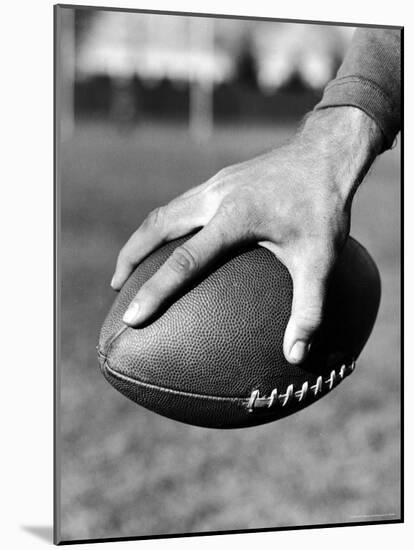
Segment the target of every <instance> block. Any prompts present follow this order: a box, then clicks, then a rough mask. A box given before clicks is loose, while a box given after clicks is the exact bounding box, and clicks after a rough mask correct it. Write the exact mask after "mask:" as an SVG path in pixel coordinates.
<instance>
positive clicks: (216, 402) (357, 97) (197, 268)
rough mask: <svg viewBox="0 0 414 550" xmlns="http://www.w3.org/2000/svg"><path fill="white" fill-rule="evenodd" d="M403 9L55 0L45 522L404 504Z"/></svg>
mask: <svg viewBox="0 0 414 550" xmlns="http://www.w3.org/2000/svg"><path fill="white" fill-rule="evenodd" d="M401 42H402V28H400V27H386V26H384V27H378V26H367V25H365V26H359V25H356V24H352V25H350V24H346V23H329V22H311V21H310V22H304V21H300V22H296V21H288V20H271V19H257V18H254V17H234V16H224V15H223V16H219V15H211V14H210V15H203V14H184V13H172V12H171V13H164V12H151V11H132V10H123V9H122V10H121V9H118V10H116V9H110V8H93V7H82V6H70V5H61V6H56V7H55V168H56V177H55V220H56V240H55V244H56V276H55V283H56V338H55V341H56V362H55V363H56V371H55V392H56V394H55V397H56V399H55V404H56V410H55V542H56V543H70V542H88V541H100V540H101V541H108V540H118V539H123V538H128V539H139V538H148V537H150V538H156V537H164V536H166V537H172V536H180V535H194V534H199V535H200V534H215V533H223V532H224V533H231V532H245V531H260V530H278V529H281V528H284V529H286V528H291V529H295V528H299V527H301V528H303V527H313V526H319V527H325V526H326V527H328V526H345V525H356V524H357V525H360V524H372V523H386V522H388V523H389V522H401V521H402V520H403V516H402V488H401V478H402V470H401V468H402V462H401V460H402V457H401V415H402V406H401V379H402V370H401V369H402V365H401V359H402V351H401V321H402V319H401V293H402V284H401V283H402V280H401V239H402V235H401V231H402V229H401V227H402V226H401V177H402V174H401V170H402V166H401V158H402V157H401V150H402V142H401V136H400V133H401V127H402V120H401V111H402V92H401V79H402V75H401V49H402V45H401Z"/></svg>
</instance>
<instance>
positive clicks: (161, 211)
mask: <svg viewBox="0 0 414 550" xmlns="http://www.w3.org/2000/svg"><path fill="white" fill-rule="evenodd" d="M164 222H165V207H163V206H159V207H158V208H155V209H154V210H152V211H151V212H150V213H149V214H148V216H147V218H146V219H145V221H144V224H145V225H146V226H151V227H154V228H155V229H162V228H163V226H164Z"/></svg>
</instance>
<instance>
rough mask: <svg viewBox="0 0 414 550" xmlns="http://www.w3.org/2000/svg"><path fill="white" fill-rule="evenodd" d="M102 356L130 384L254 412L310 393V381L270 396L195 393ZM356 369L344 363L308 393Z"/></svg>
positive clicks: (319, 392) (318, 391)
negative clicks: (141, 376) (128, 371)
mask: <svg viewBox="0 0 414 550" xmlns="http://www.w3.org/2000/svg"><path fill="white" fill-rule="evenodd" d="M102 358H103V361H102V363H101V367H102V369H106V370H107V372H108V373H109V374H110V375H111V376H113V377H114V378H118V379H119V380H122V381H124V382H128V383H129V384H132V385H135V386H141V387H144V388H147V389H154V390H158V391H161V392H165V393H170V394H173V395H180V396H182V397H192V398H196V399H207V400H210V401H221V402H226V403H239V404H240V405H243V406H244V407H245V408H247V410H248V411H249V412H254V411H257V409H261V408H266V409H270V408H271V407H272V406H273V405H274V404H277V403H279V404H280V405H281V406H282V407H285V406H286V405H287V404H288V403H290V402H291V401H292V398H293V399H296V400H297V401H298V402H300V401H302V400H304V399H305V398H306V396H307V394H308V382H304V384H302V388H301V389H300V390H296V391H295V390H294V386H293V384H290V385H289V386H288V387H287V388H286V392H285V393H278V392H277V391H276V390H273V391H272V393H271V395H270V396H269V397H261V396H260V395H259V391H258V390H254V391H252V392H251V394H250V396H249V397H245V396H218V395H207V394H200V393H194V392H186V391H182V390H174V389H172V388H166V387H163V386H157V385H156V384H151V383H150V382H143V381H141V380H137V379H136V378H131V377H129V376H127V375H125V374H121V373H119V372H118V371H116V370H114V369H113V368H111V367H110V365H109V362H108V358H107V357H105V356H104V357H102ZM354 370H355V360H354V361H352V363H351V364H350V365H345V364H344V365H342V366H341V368H340V371H339V373H338V374H337V373H336V370H335V369H333V370H332V371H331V373H330V376H329V378H328V379H323V377H322V376H318V378H317V380H316V383H315V384H314V385H313V386H310V387H309V390H311V389H312V390H313V395H312V394H311V392H310V391H309V394H308V395H310V396H311V397H314V398H315V399H318V396H321V395H322V394H326V393H329V392H330V391H331V390H332V389H333V388H334V387H336V386H337V385H338V384H339V383H340V382H341V381H342V380H343V379H344V378H345V377H347V376H349V375H350V374H352V372H353V371H354ZM324 383H325V384H328V385H329V388H328V391H324V388H323V384H324ZM305 387H306V389H305ZM280 399H282V401H280Z"/></svg>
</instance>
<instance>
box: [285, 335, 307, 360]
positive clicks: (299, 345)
mask: <svg viewBox="0 0 414 550" xmlns="http://www.w3.org/2000/svg"><path fill="white" fill-rule="evenodd" d="M309 348H310V344H308V343H307V342H304V341H303V340H296V342H295V343H294V344H293V346H292V347H291V350H290V354H289V357H290V359H291V360H292V361H294V362H295V363H299V362H300V361H302V360H303V359H304V358H305V356H306V354H307V352H308V350H309Z"/></svg>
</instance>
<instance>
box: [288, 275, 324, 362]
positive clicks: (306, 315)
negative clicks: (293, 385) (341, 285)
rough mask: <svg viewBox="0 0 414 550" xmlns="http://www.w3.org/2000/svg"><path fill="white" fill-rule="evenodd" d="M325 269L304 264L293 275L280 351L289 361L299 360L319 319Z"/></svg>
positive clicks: (318, 323) (321, 309) (306, 351)
mask: <svg viewBox="0 0 414 550" xmlns="http://www.w3.org/2000/svg"><path fill="white" fill-rule="evenodd" d="M326 282H327V270H326V272H325V271H323V272H322V273H321V267H320V265H316V266H310V265H309V266H305V267H304V268H301V269H300V270H299V271H298V272H296V273H294V275H293V301H292V311H291V316H290V319H289V322H288V325H287V327H286V331H285V337H284V342H283V352H284V354H285V357H286V359H287V360H288V361H289V363H293V364H297V363H301V362H302V361H303V360H304V359H305V358H306V356H307V354H308V351H309V348H310V345H311V343H312V338H313V335H314V333H315V331H316V330H317V329H318V328H319V326H320V324H321V322H322V313H323V305H324V299H325V293H326Z"/></svg>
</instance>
